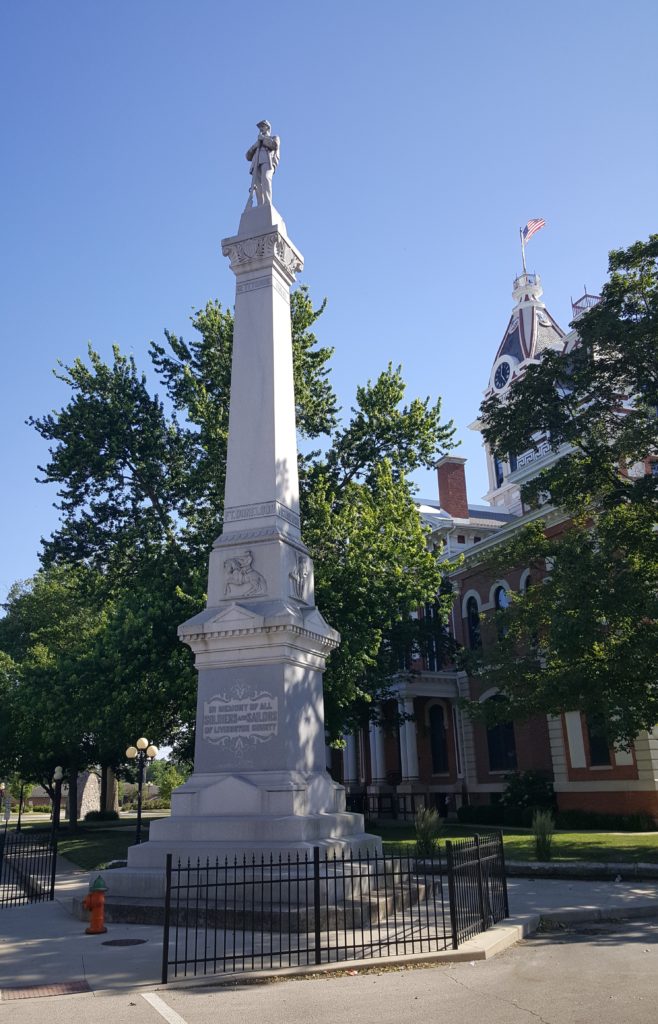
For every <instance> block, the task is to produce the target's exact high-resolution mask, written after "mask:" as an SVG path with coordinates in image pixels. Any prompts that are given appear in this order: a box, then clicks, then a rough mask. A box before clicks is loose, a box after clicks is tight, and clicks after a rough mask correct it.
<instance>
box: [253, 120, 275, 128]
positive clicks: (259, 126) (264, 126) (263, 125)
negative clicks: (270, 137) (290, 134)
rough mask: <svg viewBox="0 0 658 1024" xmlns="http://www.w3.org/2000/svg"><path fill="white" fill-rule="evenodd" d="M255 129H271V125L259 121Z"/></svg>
mask: <svg viewBox="0 0 658 1024" xmlns="http://www.w3.org/2000/svg"><path fill="white" fill-rule="evenodd" d="M256 127H257V128H271V127H272V125H271V124H270V122H269V121H259V122H258V124H257V125H256Z"/></svg>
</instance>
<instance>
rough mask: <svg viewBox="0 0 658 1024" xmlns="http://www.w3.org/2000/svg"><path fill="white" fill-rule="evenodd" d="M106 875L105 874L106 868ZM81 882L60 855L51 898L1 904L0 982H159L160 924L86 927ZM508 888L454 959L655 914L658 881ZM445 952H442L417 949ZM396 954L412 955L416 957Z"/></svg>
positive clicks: (521, 883)
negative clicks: (506, 911) (541, 935)
mask: <svg viewBox="0 0 658 1024" xmlns="http://www.w3.org/2000/svg"><path fill="white" fill-rule="evenodd" d="M107 878H108V882H110V881H111V872H108V873H107ZM88 885H89V872H87V871H80V870H78V869H76V868H75V867H74V865H72V864H70V863H67V862H66V860H65V859H64V858H63V857H62V858H60V861H59V866H58V873H57V887H56V899H55V901H54V902H52V903H50V902H49V903H33V904H29V905H27V906H23V907H12V908H7V909H2V910H0V990H1V989H3V988H8V987H10V988H17V987H27V986H32V985H43V986H57V985H61V984H62V983H67V982H68V983H70V982H77V983H81V984H84V985H86V986H88V987H89V989H90V990H92V991H104V990H110V991H121V990H124V991H125V990H130V989H134V988H137V987H139V986H148V987H149V988H153V987H156V986H158V985H159V983H160V970H161V968H160V964H161V957H162V928H161V927H159V926H158V927H156V926H147V925H122V924H111V925H109V926H108V932H107V934H105V935H86V934H85V925H84V924H83V923H82V922H80V921H78V920H76V919H75V918H73V917H72V916H71V913H70V908H71V902H72V898H73V897H74V896H77V897H78V898H79V897H81V896H83V895H84V894H86V892H87V890H88ZM508 889H509V902H510V911H511V914H512V917H511V918H510V919H509V920H508V921H505V922H503V923H502V924H501V925H497V926H496V927H495V928H493V929H491V930H490V931H488V932H485V933H484V934H483V935H480V936H478V937H477V938H476V939H473V940H471V942H469V943H466V944H465V945H464V946H463V947H462V948H461V949H460V950H459V951H458V959H468V960H476V959H485V958H487V957H488V956H491V955H493V954H494V953H496V952H499V951H500V950H501V949H503V948H506V947H507V946H509V945H511V944H512V943H514V942H516V941H517V940H518V939H519V938H521V937H522V936H523V935H524V934H528V933H529V932H531V931H534V930H535V929H536V927H537V925H538V923H539V919H540V917H541V916H544V917H548V918H551V919H558V920H574V919H575V920H578V919H580V920H584V919H596V918H597V917H600V916H601V915H604V916H609V917H627V918H634V917H635V918H639V917H642V916H648V915H650V914H653V915H656V916H658V884H651V883H632V882H620V883H615V882H608V881H597V882H585V881H579V880H550V879H533V878H530V879H526V878H513V879H509V881H508ZM122 939H138V940H141V941H140V943H139V944H138V945H129V946H108V945H105V943H106V942H107V941H108V940H122ZM454 956H455V954H452V956H451V957H449V959H453V958H454ZM446 958H448V957H447V956H446V954H436V955H432V956H431V957H429V956H428V955H425V956H424V957H422V959H425V960H427V959H435V960H437V961H438V960H440V959H446ZM396 959H397V960H398V961H400V960H408V961H411V962H413V960H414V959H421V957H420V956H417V957H415V958H414V957H407V958H403V957H398V958H396ZM378 962H379V963H382V962H383V961H367V962H366V963H367V964H368V965H369V966H375V965H376V964H377V963H378ZM332 966H333V967H334V968H335V967H336V966H342V967H346V966H348V965H347V964H342V965H332ZM359 966H361V967H363V966H364V962H363V961H360V963H359ZM293 970H294V971H295V972H296V973H298V971H297V969H293ZM311 970H313V971H317V968H311ZM270 973H271V972H270ZM215 981H216V982H217V981H219V978H215Z"/></svg>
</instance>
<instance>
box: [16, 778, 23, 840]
mask: <svg viewBox="0 0 658 1024" xmlns="http://www.w3.org/2000/svg"><path fill="white" fill-rule="evenodd" d="M24 789H25V783H24V782H21V792H20V796H19V797H18V821H17V822H16V831H17V832H20V831H21V816H22V814H23V790H24Z"/></svg>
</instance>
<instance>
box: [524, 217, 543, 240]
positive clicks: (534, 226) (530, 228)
mask: <svg viewBox="0 0 658 1024" xmlns="http://www.w3.org/2000/svg"><path fill="white" fill-rule="evenodd" d="M545 224H546V221H545V220H542V218H541V217H535V219H534V220H529V221H528V223H527V224H526V226H525V227H524V229H523V231H522V232H521V237H522V238H523V241H524V242H527V241H528V239H529V238H532V236H533V235H534V233H535V231H539V229H540V228H543V227H544V225H545Z"/></svg>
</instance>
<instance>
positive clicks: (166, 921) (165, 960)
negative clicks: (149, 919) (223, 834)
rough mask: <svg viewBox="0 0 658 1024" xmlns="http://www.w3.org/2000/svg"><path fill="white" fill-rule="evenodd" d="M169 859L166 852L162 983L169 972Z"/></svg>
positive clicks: (165, 981)
mask: <svg viewBox="0 0 658 1024" xmlns="http://www.w3.org/2000/svg"><path fill="white" fill-rule="evenodd" d="M171 860H172V854H170V853H168V854H167V866H166V868H165V905H164V932H163V934H162V984H163V985H166V984H167V979H168V974H169V916H170V912H171Z"/></svg>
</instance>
